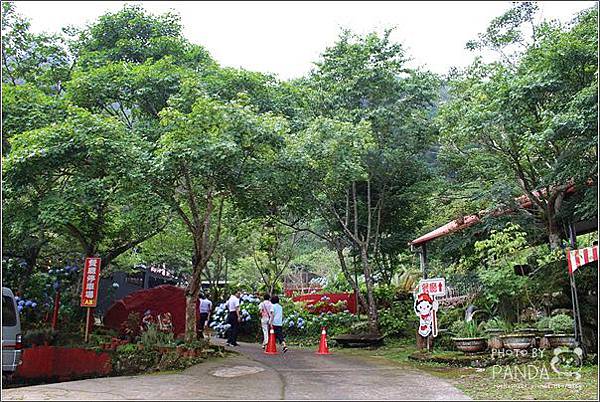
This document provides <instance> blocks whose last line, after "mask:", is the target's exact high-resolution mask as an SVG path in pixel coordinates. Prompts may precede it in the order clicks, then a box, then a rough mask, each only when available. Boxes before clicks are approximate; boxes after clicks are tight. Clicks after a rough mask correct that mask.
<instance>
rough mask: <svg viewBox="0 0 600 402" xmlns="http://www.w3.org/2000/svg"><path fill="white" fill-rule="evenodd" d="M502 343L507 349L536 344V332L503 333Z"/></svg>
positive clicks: (517, 348)
mask: <svg viewBox="0 0 600 402" xmlns="http://www.w3.org/2000/svg"><path fill="white" fill-rule="evenodd" d="M500 338H501V339H502V343H503V344H504V347H505V348H507V349H513V350H520V349H529V348H530V347H533V346H535V334H527V333H518V334H508V335H501V336H500Z"/></svg>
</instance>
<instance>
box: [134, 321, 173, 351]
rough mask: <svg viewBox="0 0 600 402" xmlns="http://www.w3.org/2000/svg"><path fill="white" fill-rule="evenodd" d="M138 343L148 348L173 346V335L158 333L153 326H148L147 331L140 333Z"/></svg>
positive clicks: (170, 333)
mask: <svg viewBox="0 0 600 402" xmlns="http://www.w3.org/2000/svg"><path fill="white" fill-rule="evenodd" d="M140 342H141V343H142V344H143V345H144V346H145V347H148V348H153V347H157V346H170V345H174V344H175V342H174V335H173V333H172V332H162V331H159V330H158V328H157V326H156V325H155V324H149V325H148V329H147V330H145V331H144V332H142V335H141V340H140Z"/></svg>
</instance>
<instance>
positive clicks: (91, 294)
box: [81, 257, 100, 307]
mask: <svg viewBox="0 0 600 402" xmlns="http://www.w3.org/2000/svg"><path fill="white" fill-rule="evenodd" d="M99 281H100V258H96V257H91V258H86V259H85V267H84V269H83V284H82V287H81V307H96V304H97V303H98V282H99Z"/></svg>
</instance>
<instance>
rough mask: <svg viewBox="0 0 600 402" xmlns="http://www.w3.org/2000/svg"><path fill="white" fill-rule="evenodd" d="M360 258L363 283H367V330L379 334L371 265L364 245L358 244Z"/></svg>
mask: <svg viewBox="0 0 600 402" xmlns="http://www.w3.org/2000/svg"><path fill="white" fill-rule="evenodd" d="M360 259H361V262H362V266H363V272H364V274H365V283H366V285H367V301H368V310H367V315H368V319H369V331H370V332H371V333H373V334H379V323H378V318H379V317H378V314H377V305H376V304H375V297H374V296H373V277H372V275H371V266H370V265H369V257H368V255H367V249H366V246H365V245H361V246H360Z"/></svg>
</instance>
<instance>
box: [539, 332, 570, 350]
mask: <svg viewBox="0 0 600 402" xmlns="http://www.w3.org/2000/svg"><path fill="white" fill-rule="evenodd" d="M544 338H546V339H547V340H548V342H549V343H550V347H552V348H558V347H561V346H566V347H569V348H572V347H575V336H574V335H572V334H547V335H545V336H544Z"/></svg>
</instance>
